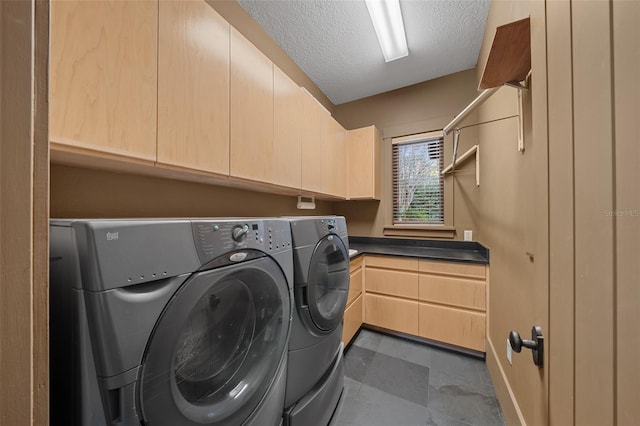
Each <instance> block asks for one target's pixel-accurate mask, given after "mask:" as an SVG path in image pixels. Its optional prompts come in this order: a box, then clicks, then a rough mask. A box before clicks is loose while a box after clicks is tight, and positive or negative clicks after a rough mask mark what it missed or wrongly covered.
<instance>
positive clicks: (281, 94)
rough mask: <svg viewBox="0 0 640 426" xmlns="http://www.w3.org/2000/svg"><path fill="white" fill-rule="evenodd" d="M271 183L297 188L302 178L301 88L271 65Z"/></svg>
mask: <svg viewBox="0 0 640 426" xmlns="http://www.w3.org/2000/svg"><path fill="white" fill-rule="evenodd" d="M273 93H274V99H273V183H275V184H277V185H282V186H286V187H289V188H300V186H301V179H302V119H303V111H302V101H303V99H302V96H303V93H302V90H301V89H300V87H299V86H298V85H297V84H296V83H295V82H294V81H293V80H291V79H290V78H289V77H288V76H287V75H286V74H285V73H284V72H282V70H280V68H278V67H276V66H275V65H274V67H273Z"/></svg>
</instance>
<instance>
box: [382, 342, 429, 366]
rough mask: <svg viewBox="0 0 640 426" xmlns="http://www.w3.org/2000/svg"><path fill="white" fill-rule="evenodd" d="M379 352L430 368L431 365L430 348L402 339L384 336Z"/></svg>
mask: <svg viewBox="0 0 640 426" xmlns="http://www.w3.org/2000/svg"><path fill="white" fill-rule="evenodd" d="M378 352H381V353H383V354H386V355H389V356H392V357H395V358H400V359H403V360H405V361H409V362H412V363H414V364H418V365H423V366H425V367H429V365H430V364H431V348H430V347H429V346H427V345H425V344H423V343H418V342H412V341H409V340H406V339H403V338H400V337H394V336H382V339H381V340H380V346H379V347H378Z"/></svg>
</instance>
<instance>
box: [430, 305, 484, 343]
mask: <svg viewBox="0 0 640 426" xmlns="http://www.w3.org/2000/svg"><path fill="white" fill-rule="evenodd" d="M419 316H420V331H419V336H420V337H425V338H427V339H432V340H437V341H440V342H445V343H450V344H452V345H457V346H462V347H465V348H470V349H474V350H477V351H482V352H484V351H485V314H482V313H478V312H469V311H465V310H462V309H456V308H447V307H444V306H435V305H430V304H427V303H420V315H419Z"/></svg>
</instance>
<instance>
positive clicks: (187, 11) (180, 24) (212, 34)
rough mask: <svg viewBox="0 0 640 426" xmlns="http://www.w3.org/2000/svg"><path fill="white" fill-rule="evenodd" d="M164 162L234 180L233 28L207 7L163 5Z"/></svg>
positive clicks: (161, 155) (161, 130)
mask: <svg viewBox="0 0 640 426" xmlns="http://www.w3.org/2000/svg"><path fill="white" fill-rule="evenodd" d="M159 15H160V16H159V22H160V33H159V46H158V63H159V67H158V162H160V163H166V164H173V165H177V166H183V167H188V168H193V169H197V170H204V171H209V172H214V173H220V174H224V175H228V174H229V24H228V23H227V22H226V21H225V20H224V19H223V18H222V17H221V16H220V15H218V13H217V12H216V11H215V10H213V9H212V8H211V6H209V5H208V4H207V3H206V2H204V1H201V0H196V1H189V2H184V1H161V2H160V10H159Z"/></svg>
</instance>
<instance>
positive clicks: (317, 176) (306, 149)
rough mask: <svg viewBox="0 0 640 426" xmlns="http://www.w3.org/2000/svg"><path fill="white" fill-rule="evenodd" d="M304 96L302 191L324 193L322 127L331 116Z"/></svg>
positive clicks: (315, 102)
mask: <svg viewBox="0 0 640 426" xmlns="http://www.w3.org/2000/svg"><path fill="white" fill-rule="evenodd" d="M300 90H301V91H302V92H303V96H302V114H303V117H302V182H301V183H302V185H301V186H302V190H303V191H309V192H322V163H321V158H322V150H323V148H322V136H321V134H322V126H323V122H324V120H325V119H326V117H327V116H328V115H329V114H328V113H327V112H326V111H325V110H324V109H322V107H321V106H320V105H318V103H317V101H316V100H315V99H313V98H312V97H311V95H309V94H308V93H306V92H305V91H303V90H302V89H300Z"/></svg>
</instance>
